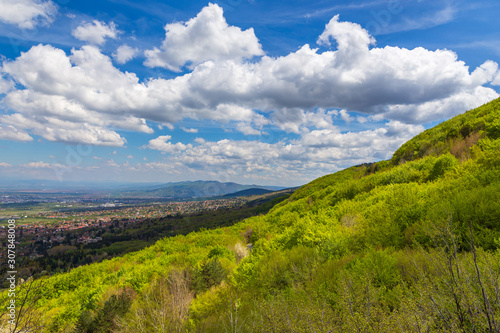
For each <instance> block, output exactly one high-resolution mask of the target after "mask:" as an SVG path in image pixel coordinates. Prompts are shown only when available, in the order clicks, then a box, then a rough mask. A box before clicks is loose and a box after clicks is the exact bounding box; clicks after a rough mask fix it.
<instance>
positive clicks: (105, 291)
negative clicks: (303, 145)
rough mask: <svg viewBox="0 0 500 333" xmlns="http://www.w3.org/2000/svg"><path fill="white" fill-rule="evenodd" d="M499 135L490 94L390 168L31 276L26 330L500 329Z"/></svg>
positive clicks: (418, 140) (398, 155)
mask: <svg viewBox="0 0 500 333" xmlns="http://www.w3.org/2000/svg"><path fill="white" fill-rule="evenodd" d="M499 137H500V99H497V100H495V101H493V102H491V103H489V104H487V105H484V106H482V107H480V108H478V109H475V110H472V111H468V112H466V113H465V114H462V115H459V116H457V117H455V118H453V119H451V120H449V121H446V122H444V123H442V124H440V125H438V126H436V127H434V128H432V129H430V130H427V131H425V132H423V133H422V134H420V135H418V136H417V137H415V138H414V139H412V140H410V141H408V142H407V143H405V144H404V145H403V146H402V147H401V148H400V149H399V150H398V151H396V152H395V154H394V157H393V158H392V160H390V161H382V162H378V163H374V164H370V165H363V166H357V167H352V168H349V169H346V170H343V171H340V172H337V173H335V174H332V175H327V176H324V177H321V178H319V179H317V180H315V181H313V182H311V183H309V184H307V185H305V186H303V187H302V188H300V189H298V190H297V191H295V193H294V194H293V195H292V196H291V197H290V198H289V199H287V200H285V201H283V202H281V203H279V204H278V205H276V206H275V207H274V208H273V209H272V210H271V211H270V212H269V213H267V214H266V215H262V216H257V217H252V218H249V219H247V220H244V221H242V222H240V223H237V224H236V225H234V226H231V227H226V228H219V229H215V230H206V231H201V232H196V233H191V234H189V235H186V236H176V237H173V238H165V239H163V240H160V241H158V242H157V243H156V244H155V245H153V246H151V247H149V248H146V249H144V250H142V251H139V252H135V253H129V254H127V255H125V256H124V257H120V258H114V259H112V260H109V261H104V262H101V263H99V264H92V265H88V266H83V267H80V268H77V269H74V270H72V271H71V272H69V273H65V274H59V275H54V276H51V277H48V278H45V279H41V280H37V281H35V282H32V281H28V282H26V283H25V284H24V285H23V286H21V287H22V288H23V290H27V289H28V287H29V286H32V287H33V288H32V290H31V291H30V297H31V298H32V299H34V300H35V305H34V310H33V311H31V315H32V318H34V320H33V323H35V324H36V325H44V327H45V330H44V332H499V331H500V287H499V285H500V251H499V248H500V205H499V199H500V138H499ZM38 285H41V287H40V288H38V289H37V288H36V287H37V286H38ZM33 290H35V291H38V294H37V293H36V292H34V291H33ZM23 293H24V291H23V292H21V293H20V297H23V295H24V294H23ZM33 295H34V296H33ZM3 297H4V302H5V301H6V295H5V294H4V296H3ZM28 299H30V298H28ZM3 308H5V307H3ZM28 312H30V311H28ZM25 318H27V317H25ZM2 322H5V320H4V321H2ZM36 325H35V326H36ZM34 331H35V332H38V331H40V330H34Z"/></svg>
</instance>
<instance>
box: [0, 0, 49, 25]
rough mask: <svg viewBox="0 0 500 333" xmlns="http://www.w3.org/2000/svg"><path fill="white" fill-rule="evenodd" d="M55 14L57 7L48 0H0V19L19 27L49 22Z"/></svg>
mask: <svg viewBox="0 0 500 333" xmlns="http://www.w3.org/2000/svg"><path fill="white" fill-rule="evenodd" d="M56 14H57V7H56V6H55V5H54V3H53V2H52V1H50V0H49V1H36V0H0V21H2V22H4V23H7V24H15V25H17V26H18V27H19V28H21V29H33V28H35V26H37V25H39V24H50V23H52V22H53V20H54V17H55V15H56Z"/></svg>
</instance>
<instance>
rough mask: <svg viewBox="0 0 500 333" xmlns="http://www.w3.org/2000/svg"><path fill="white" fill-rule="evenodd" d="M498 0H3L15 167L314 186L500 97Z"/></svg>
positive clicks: (1, 42)
mask: <svg viewBox="0 0 500 333" xmlns="http://www.w3.org/2000/svg"><path fill="white" fill-rule="evenodd" d="M498 17H500V4H499V3H498V1H496V0H483V1H453V0H442V1H441V0H437V1H436V0H435V1H428V0H414V1H413V0H408V1H405V0H380V1H379V0H374V1H354V0H351V1H335V2H333V1H287V2H282V1H258V0H253V1H249V0H226V1H213V2H210V3H209V2H202V1H189V2H180V1H155V0H146V1H118V0H111V1H110V0H104V1H76V0H59V1H46V0H40V1H35V0H0V177H2V178H4V179H23V180H26V179H51V180H57V181H61V182H64V181H85V180H89V179H91V180H93V181H120V182H121V181H123V182H169V181H182V180H198V179H202V180H218V181H234V182H239V183H245V184H267V185H285V186H296V185H301V184H304V183H306V182H308V181H310V180H312V179H314V178H317V177H320V176H322V175H324V174H328V173H332V172H335V171H338V170H340V169H343V168H345V167H349V166H351V165H356V164H360V163H365V162H373V161H377V160H381V159H387V158H390V156H391V155H392V153H393V152H394V151H395V150H396V149H397V148H398V147H399V146H400V145H401V144H402V143H404V142H405V141H406V140H408V139H410V138H411V137H413V136H414V135H416V134H418V133H419V132H421V131H422V130H424V129H426V128H429V127H431V126H433V125H435V124H437V123H439V122H440V121H443V120H446V119H449V118H451V117H453V116H455V115H457V114H460V113H463V112H465V111H466V110H468V109H471V108H474V107H477V106H479V105H482V104H484V103H486V102H488V101H490V100H492V99H494V98H497V97H498V96H499V92H500V74H499V73H500V72H499V69H498V62H499V60H500V59H499V58H500V22H499V20H498Z"/></svg>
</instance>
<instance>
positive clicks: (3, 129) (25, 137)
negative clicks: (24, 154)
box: [0, 123, 33, 141]
mask: <svg viewBox="0 0 500 333" xmlns="http://www.w3.org/2000/svg"><path fill="white" fill-rule="evenodd" d="M0 140H12V141H33V138H32V137H31V136H30V135H29V134H28V133H26V132H25V131H22V130H18V129H17V128H15V127H14V126H12V125H5V124H1V123H0Z"/></svg>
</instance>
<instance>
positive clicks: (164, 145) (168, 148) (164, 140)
mask: <svg viewBox="0 0 500 333" xmlns="http://www.w3.org/2000/svg"><path fill="white" fill-rule="evenodd" d="M171 138H172V137H171V136H170V135H162V136H159V137H157V138H156V139H153V140H150V141H149V144H148V145H147V146H146V147H147V148H149V149H153V150H159V151H161V152H162V153H175V152H179V151H183V150H186V149H188V148H191V145H190V144H188V145H185V144H183V143H180V142H177V143H176V144H172V143H171V142H168V141H170V139H171Z"/></svg>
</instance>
